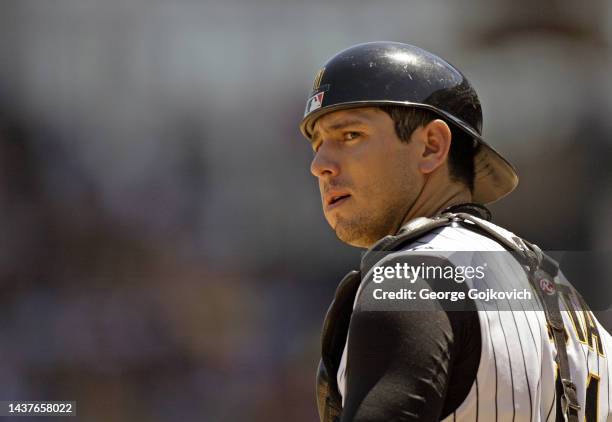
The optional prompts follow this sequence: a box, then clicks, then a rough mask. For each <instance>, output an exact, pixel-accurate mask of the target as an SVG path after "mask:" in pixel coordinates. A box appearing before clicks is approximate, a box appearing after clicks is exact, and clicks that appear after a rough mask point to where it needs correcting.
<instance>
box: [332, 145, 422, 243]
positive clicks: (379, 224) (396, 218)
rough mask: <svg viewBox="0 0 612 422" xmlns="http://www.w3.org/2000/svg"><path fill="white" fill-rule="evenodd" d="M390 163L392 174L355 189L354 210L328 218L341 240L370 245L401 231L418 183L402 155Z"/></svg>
mask: <svg viewBox="0 0 612 422" xmlns="http://www.w3.org/2000/svg"><path fill="white" fill-rule="evenodd" d="M398 142H399V140H398ZM387 164H388V166H387V167H386V171H385V173H386V176H388V177H385V174H379V175H373V177H372V178H371V179H370V180H369V181H368V185H367V186H360V187H359V188H358V190H357V191H355V195H354V197H352V198H351V200H352V201H355V203H353V204H350V205H351V208H350V210H349V209H348V207H347V210H338V212H337V213H336V215H335V216H334V218H333V219H332V218H330V217H328V222H329V223H330V225H331V226H332V228H333V230H334V232H335V233H336V236H337V237H338V238H339V239H340V240H341V241H343V242H345V243H347V244H349V245H352V246H356V247H363V248H368V247H370V246H371V245H372V244H374V243H375V242H377V241H378V240H380V239H382V238H383V237H385V236H387V235H390V234H395V233H396V232H397V230H399V228H400V225H401V223H402V221H403V220H404V217H405V216H406V215H407V213H408V212H409V210H410V209H411V207H412V205H413V204H414V202H415V201H416V198H417V197H418V192H417V190H418V186H417V185H418V184H417V183H416V181H415V180H414V174H413V173H411V172H410V170H409V168H408V166H407V165H406V163H405V161H404V160H402V158H401V157H392V158H391V159H390V162H388V163H387ZM390 177H391V178H392V179H391V180H389V178H390ZM347 205H349V204H347ZM349 211H350V212H349Z"/></svg>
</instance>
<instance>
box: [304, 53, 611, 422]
mask: <svg viewBox="0 0 612 422" xmlns="http://www.w3.org/2000/svg"><path fill="white" fill-rule="evenodd" d="M481 126H482V112H481V107H480V102H479V100H478V97H477V95H476V92H475V90H474V89H473V88H472V86H471V85H470V83H469V82H468V80H467V79H466V78H465V76H464V75H463V74H461V73H460V72H459V71H458V70H457V69H456V68H454V67H453V66H452V65H450V64H449V63H447V62H446V61H444V60H443V59H441V58H440V57H437V56H435V55H433V54H431V53H429V52H427V51H424V50H422V49H419V48H417V47H414V46H411V45H407V44H401V43H393V42H373V43H366V44H360V45H356V46H353V47H350V48H348V49H346V50H344V51H342V52H340V53H338V54H336V55H335V56H333V57H332V58H331V59H329V60H328V61H327V62H326V63H325V64H324V65H323V67H322V68H321V69H320V71H319V72H318V74H317V75H316V77H315V81H314V86H313V89H312V92H311V93H310V95H309V97H308V100H307V103H306V110H305V114H304V119H303V121H302V123H301V126H300V130H301V132H302V133H303V134H304V136H306V138H308V139H309V140H310V142H311V145H312V149H313V151H314V159H313V161H312V164H311V172H312V173H313V175H314V176H315V177H316V178H317V179H318V183H319V188H320V191H321V199H322V204H323V212H324V215H325V218H326V220H327V221H328V223H329V224H330V226H331V227H332V228H333V230H334V231H335V233H336V235H337V236H338V237H339V238H340V239H341V240H342V241H344V242H346V243H348V244H350V245H353V246H357V247H361V248H366V249H367V252H365V254H364V255H363V257H362V260H361V264H360V267H359V270H358V271H352V272H350V273H349V274H347V276H346V277H345V278H344V279H343V280H342V281H341V282H340V284H339V286H338V288H337V291H336V295H335V297H334V300H333V302H332V304H331V306H330V308H329V311H328V313H327V316H326V318H325V323H324V326H323V336H322V358H321V362H320V364H319V371H318V375H317V402H318V408H319V415H320V419H321V421H324V422H334V421H342V422H349V421H355V422H356V421H368V422H375V421H386V422H388V421H438V420H445V421H451V420H452V421H517V422H518V421H576V422H577V421H587V422H595V421H606V420H612V395H611V394H610V370H611V366H610V354H611V353H612V339H611V337H610V335H609V334H608V332H606V331H605V329H604V328H603V327H602V326H601V325H600V324H599V322H598V321H597V320H596V318H595V317H594V316H593V314H592V313H591V312H590V310H589V309H588V307H587V306H586V305H585V303H584V301H583V299H582V297H581V296H580V295H579V293H578V292H576V291H575V289H574V288H573V287H572V286H571V285H570V284H569V283H568V281H567V280H566V279H565V277H564V276H563V274H562V273H561V271H559V268H558V265H557V264H556V262H555V261H553V260H552V259H550V258H549V257H548V256H546V255H545V254H544V253H542V251H541V250H540V249H539V248H538V247H537V246H536V245H533V244H531V243H529V242H527V241H525V240H523V239H521V238H520V237H518V236H516V235H515V234H513V233H511V232H509V231H508V230H505V229H503V228H501V227H499V226H497V225H495V224H493V223H491V221H490V220H491V214H490V212H489V210H488V209H487V208H486V207H485V205H486V204H488V203H491V202H493V201H496V200H498V199H500V198H502V197H504V196H505V195H507V194H508V193H510V192H511V191H512V190H513V189H514V188H515V187H516V185H517V183H518V176H517V174H516V171H515V169H514V168H513V167H512V165H511V164H510V163H509V162H508V161H506V160H505V159H504V158H503V157H502V156H501V155H500V154H499V153H498V152H497V151H495V150H494V149H493V148H492V147H491V146H490V145H488V144H487V143H486V142H485V141H484V140H483V138H482V136H481ZM419 268H420V269H419ZM428 268H434V269H435V268H439V269H444V271H447V270H448V271H449V272H450V273H451V274H454V277H455V278H454V279H452V277H451V279H448V278H447V277H446V276H445V275H444V276H443V275H442V272H439V273H436V272H435V271H434V272H433V275H431V274H427V271H426V270H427V269H428ZM466 268H472V270H473V271H472V274H471V275H468V274H467V272H468V271H467V270H466ZM459 270H461V272H459ZM479 271H480V272H479ZM444 274H446V273H444ZM457 275H461V280H460V282H458V278H457ZM464 275H465V277H464ZM500 291H505V292H506V294H507V295H506V296H505V297H503V296H502V297H501V298H498V299H496V300H491V301H489V300H488V299H482V297H484V296H478V294H480V293H483V292H488V293H487V294H489V293H490V294H491V295H493V296H495V294H496V292H500ZM474 292H477V293H478V294H476V295H474V294H473V293H474ZM461 295H462V296H461ZM512 295H513V297H511V296H512ZM521 295H522V296H521ZM459 296H461V297H462V298H463V300H462V301H455V299H456V298H457V297H459ZM415 297H416V298H415ZM432 298H433V300H432ZM487 298H488V296H487ZM525 298H527V299H528V300H523V299H525Z"/></svg>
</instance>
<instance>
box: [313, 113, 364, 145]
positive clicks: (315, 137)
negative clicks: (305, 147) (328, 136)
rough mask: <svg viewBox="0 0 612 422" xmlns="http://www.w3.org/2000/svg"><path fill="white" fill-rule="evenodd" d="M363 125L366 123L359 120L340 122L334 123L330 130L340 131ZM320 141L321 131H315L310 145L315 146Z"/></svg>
mask: <svg viewBox="0 0 612 422" xmlns="http://www.w3.org/2000/svg"><path fill="white" fill-rule="evenodd" d="M363 123H364V121H363V120H359V119H348V120H340V121H339V122H337V123H334V124H333V125H330V126H329V128H328V130H339V129H344V128H345V127H348V126H354V125H362V124H363ZM318 139H319V131H318V130H315V131H314V133H313V134H312V138H310V143H311V144H313V143H315V142H316V141H317V140H318Z"/></svg>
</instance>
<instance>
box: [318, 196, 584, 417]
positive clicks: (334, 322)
mask: <svg viewBox="0 0 612 422" xmlns="http://www.w3.org/2000/svg"><path fill="white" fill-rule="evenodd" d="M472 214H474V215H477V216H478V217H481V218H484V219H487V220H488V219H489V218H490V214H489V213H488V210H486V209H485V208H484V207H482V208H481V207H480V206H472V205H471V204H469V205H468V204H466V205H461V206H457V207H453V208H450V209H448V210H446V212H443V213H442V214H440V215H438V216H436V217H433V218H425V217H420V218H417V219H414V220H411V221H410V222H409V223H408V224H406V225H405V226H404V227H402V229H401V230H400V231H399V232H398V234H397V235H395V236H386V237H384V238H382V239H381V240H380V241H378V242H377V243H376V244H374V245H373V246H372V247H371V248H370V249H369V250H368V251H367V252H366V253H365V254H364V255H363V257H362V259H361V266H360V271H351V272H349V273H348V274H347V275H346V276H345V277H344V278H343V279H342V281H341V282H340V284H339V285H338V288H337V289H336V293H335V295H334V300H333V301H332V303H331V305H330V307H329V310H328V311H327V314H326V316H325V322H324V324H323V332H322V339H321V346H322V347H321V361H320V362H319V368H318V372H317V406H318V410H319V418H320V420H321V422H338V421H339V420H340V418H341V415H342V398H341V396H340V392H339V390H338V384H337V381H336V374H337V372H338V368H339V366H340V360H341V358H342V352H343V350H344V346H345V343H346V338H347V335H348V330H349V324H350V321H351V315H352V311H353V303H354V300H355V295H356V293H357V290H358V288H359V285H360V282H361V275H362V274H366V273H367V272H368V271H369V270H370V268H371V267H373V266H374V265H375V264H376V263H377V262H378V260H379V258H380V256H381V255H380V253H381V252H393V251H399V250H401V249H402V248H404V247H406V246H408V245H409V244H410V243H412V242H414V241H415V240H417V239H418V238H420V237H421V236H423V235H424V234H426V233H427V232H430V231H432V230H435V229H437V228H439V227H443V226H449V225H451V224H459V225H461V227H464V228H467V229H469V230H472V231H476V232H478V233H480V234H482V235H485V236H487V237H489V238H491V239H493V240H495V241H496V242H498V243H499V244H501V245H502V246H503V247H504V248H506V249H507V250H508V251H510V252H511V253H512V254H513V255H514V256H515V257H516V258H517V260H518V261H519V262H520V263H521V264H522V265H523V268H524V269H525V271H526V272H527V274H528V276H529V280H530V281H531V284H532V286H533V287H534V291H536V293H537V294H538V296H539V297H540V300H541V302H542V305H543V308H544V312H545V315H546V320H547V322H548V324H549V326H550V327H551V331H552V334H553V339H554V342H555V346H556V348H557V365H558V366H559V372H560V376H561V380H562V391H561V392H560V393H561V409H560V410H561V411H562V413H563V415H564V416H565V420H566V421H569V422H577V420H578V419H577V415H578V409H580V405H579V404H578V400H577V395H576V387H575V385H574V383H573V382H572V381H571V377H570V370H569V361H568V358H567V351H566V348H565V337H564V336H565V328H564V325H563V320H562V317H561V313H560V311H559V302H558V297H557V293H556V289H555V292H554V294H550V292H549V293H545V292H544V291H543V290H542V288H541V287H540V286H541V283H539V282H538V281H539V280H541V279H542V278H547V279H548V280H549V281H551V282H552V283H554V281H553V279H554V277H555V276H556V275H557V273H558V270H559V268H558V265H557V263H556V262H555V261H553V260H552V259H550V258H549V257H547V256H546V255H544V254H543V253H542V251H541V250H540V249H539V248H538V247H537V246H536V245H533V244H531V243H529V242H527V241H525V240H523V239H521V238H518V237H515V238H513V239H512V240H508V239H507V238H506V237H505V236H503V235H502V234H501V233H499V232H498V231H496V230H495V229H494V228H493V227H491V226H490V225H486V224H483V223H482V221H480V220H478V219H476V218H474V216H473V215H472Z"/></svg>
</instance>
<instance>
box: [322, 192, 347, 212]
mask: <svg viewBox="0 0 612 422" xmlns="http://www.w3.org/2000/svg"><path fill="white" fill-rule="evenodd" d="M350 196H351V195H350V194H348V193H347V194H338V195H332V196H330V197H329V198H328V199H327V209H328V210H329V209H331V208H335V207H336V206H338V205H340V204H342V203H343V202H345V201H346V200H347V199H348V198H349V197H350Z"/></svg>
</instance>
